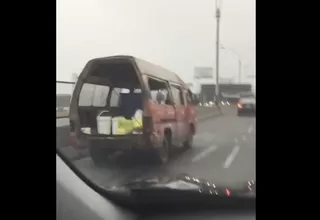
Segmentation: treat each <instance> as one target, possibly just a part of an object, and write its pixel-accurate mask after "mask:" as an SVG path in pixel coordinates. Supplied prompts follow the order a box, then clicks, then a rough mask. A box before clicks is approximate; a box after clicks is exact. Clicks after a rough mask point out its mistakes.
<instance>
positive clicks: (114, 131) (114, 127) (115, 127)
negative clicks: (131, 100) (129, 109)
mask: <svg viewBox="0 0 320 220" xmlns="http://www.w3.org/2000/svg"><path fill="white" fill-rule="evenodd" d="M120 118H123V117H113V118H112V134H114V135H117V134H118V127H119V123H118V121H119V119H120Z"/></svg>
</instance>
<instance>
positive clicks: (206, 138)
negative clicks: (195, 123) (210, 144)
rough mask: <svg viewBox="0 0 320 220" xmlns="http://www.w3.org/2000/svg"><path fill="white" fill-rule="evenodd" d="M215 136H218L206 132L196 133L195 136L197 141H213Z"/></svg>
mask: <svg viewBox="0 0 320 220" xmlns="http://www.w3.org/2000/svg"><path fill="white" fill-rule="evenodd" d="M215 137H216V135H215V134H210V133H207V132H205V133H200V134H198V135H196V136H195V137H194V139H195V140H197V141H199V140H201V141H206V142H207V141H212V140H213V139H214V138H215Z"/></svg>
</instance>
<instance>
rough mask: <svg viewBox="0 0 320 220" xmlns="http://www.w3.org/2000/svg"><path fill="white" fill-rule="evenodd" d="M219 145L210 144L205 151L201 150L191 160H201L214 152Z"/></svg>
mask: <svg viewBox="0 0 320 220" xmlns="http://www.w3.org/2000/svg"><path fill="white" fill-rule="evenodd" d="M217 149H218V148H217V146H210V147H209V148H207V149H205V150H204V151H202V152H200V153H199V154H197V155H196V156H195V157H194V158H193V159H192V160H191V162H192V163H194V162H198V161H199V160H201V159H202V158H204V157H206V156H208V155H209V154H210V153H212V152H213V151H215V150H217Z"/></svg>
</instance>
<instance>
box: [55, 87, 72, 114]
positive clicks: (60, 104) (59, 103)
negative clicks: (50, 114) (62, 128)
mask: <svg viewBox="0 0 320 220" xmlns="http://www.w3.org/2000/svg"><path fill="white" fill-rule="evenodd" d="M74 85H75V82H69V81H56V91H57V92H56V118H68V117H69V107H70V101H71V96H72V92H73V88H74Z"/></svg>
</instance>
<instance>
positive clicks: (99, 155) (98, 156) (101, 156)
mask: <svg viewBox="0 0 320 220" xmlns="http://www.w3.org/2000/svg"><path fill="white" fill-rule="evenodd" d="M89 154H90V157H91V159H92V161H93V163H94V164H95V165H96V166H97V167H101V166H103V165H104V164H105V163H106V162H107V160H108V156H107V155H105V152H103V151H102V149H100V148H98V147H89Z"/></svg>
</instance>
